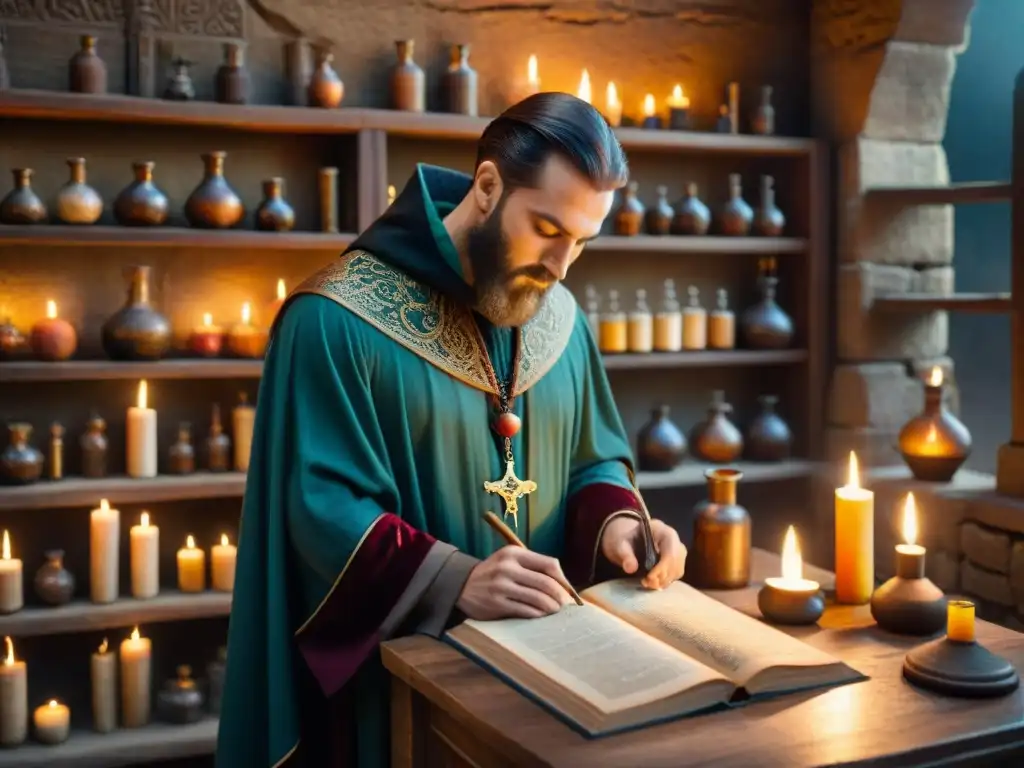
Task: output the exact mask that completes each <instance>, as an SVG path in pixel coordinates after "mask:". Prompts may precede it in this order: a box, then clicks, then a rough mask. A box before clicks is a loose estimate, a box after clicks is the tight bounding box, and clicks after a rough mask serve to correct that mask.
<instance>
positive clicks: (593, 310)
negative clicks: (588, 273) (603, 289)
mask: <svg viewBox="0 0 1024 768" xmlns="http://www.w3.org/2000/svg"><path fill="white" fill-rule="evenodd" d="M586 306H587V324H588V325H589V326H590V332H591V333H593V334H594V338H595V339H597V338H600V335H601V298H600V296H598V294H597V289H596V288H595V287H594V286H592V285H588V286H587V287H586Z"/></svg>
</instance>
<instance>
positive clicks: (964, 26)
mask: <svg viewBox="0 0 1024 768" xmlns="http://www.w3.org/2000/svg"><path fill="white" fill-rule="evenodd" d="M974 3H975V0H902V2H901V3H900V5H901V8H900V20H899V23H898V24H897V26H896V34H895V35H894V36H893V39H894V40H902V41H905V42H914V43H931V44H932V45H949V46H954V47H955V48H956V49H957V50H963V49H964V48H965V47H966V46H967V42H968V37H969V35H970V28H971V26H970V17H971V11H972V10H973V8H974Z"/></svg>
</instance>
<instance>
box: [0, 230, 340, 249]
mask: <svg viewBox="0 0 1024 768" xmlns="http://www.w3.org/2000/svg"><path fill="white" fill-rule="evenodd" d="M355 238H356V236H355V235H354V234H351V233H348V232H345V233H338V234H331V233H326V232H257V231H255V230H249V229H189V228H187V227H107V226H82V227H75V226H69V225H62V224H34V225H4V224H0V247H3V246H6V245H19V246H28V245H48V246H69V247H74V248H81V247H85V246H96V247H99V246H104V247H108V248H109V247H117V246H122V247H138V248H145V247H165V248H239V249H241V248H244V249H246V250H268V251H270V250H273V251H338V252H341V251H342V250H344V249H345V248H347V247H348V246H349V244H350V243H351V242H352V241H353V240H355Z"/></svg>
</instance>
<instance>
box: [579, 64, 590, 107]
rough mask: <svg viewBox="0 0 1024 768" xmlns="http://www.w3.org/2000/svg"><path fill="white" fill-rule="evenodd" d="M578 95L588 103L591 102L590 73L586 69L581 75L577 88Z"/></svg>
mask: <svg viewBox="0 0 1024 768" xmlns="http://www.w3.org/2000/svg"><path fill="white" fill-rule="evenodd" d="M576 96H577V98H580V99H582V100H583V101H585V102H587V104H589V103H590V100H591V98H592V94H591V91H590V73H589V72H587V70H585V69H584V70H583V74H581V75H580V86H579V88H577V89H576Z"/></svg>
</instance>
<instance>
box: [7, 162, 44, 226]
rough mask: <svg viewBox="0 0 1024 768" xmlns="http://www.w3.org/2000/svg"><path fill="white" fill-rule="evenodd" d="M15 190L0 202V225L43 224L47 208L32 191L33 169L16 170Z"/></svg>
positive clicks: (14, 171) (14, 172)
mask: <svg viewBox="0 0 1024 768" xmlns="http://www.w3.org/2000/svg"><path fill="white" fill-rule="evenodd" d="M12 173H13V174H14V189H12V190H11V191H10V192H8V193H7V195H6V196H5V197H4V199H3V200H2V201H0V224H41V223H42V222H44V221H46V217H47V213H46V206H45V205H44V204H43V201H42V200H40V199H39V196H38V195H37V194H36V193H35V191H34V190H33V189H32V169H31V168H15V169H14V170H13V171H12Z"/></svg>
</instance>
